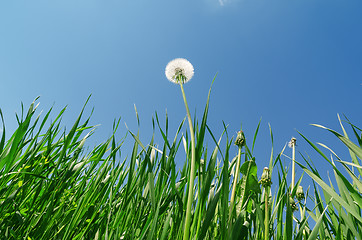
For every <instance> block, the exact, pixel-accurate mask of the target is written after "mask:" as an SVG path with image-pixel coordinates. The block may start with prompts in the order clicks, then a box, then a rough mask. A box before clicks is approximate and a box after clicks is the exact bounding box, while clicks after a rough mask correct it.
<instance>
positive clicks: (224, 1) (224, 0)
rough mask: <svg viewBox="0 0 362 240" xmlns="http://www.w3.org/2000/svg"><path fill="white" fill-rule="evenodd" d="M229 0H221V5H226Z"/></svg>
mask: <svg viewBox="0 0 362 240" xmlns="http://www.w3.org/2000/svg"><path fill="white" fill-rule="evenodd" d="M226 1H227V0H219V3H220V6H224V4H225V3H226Z"/></svg>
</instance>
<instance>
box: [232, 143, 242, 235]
mask: <svg viewBox="0 0 362 240" xmlns="http://www.w3.org/2000/svg"><path fill="white" fill-rule="evenodd" d="M241 148H242V146H239V151H238V158H237V162H236V168H235V171H234V183H233V189H232V192H231V198H230V208H229V236H230V234H231V225H232V224H231V221H232V212H233V209H234V202H235V192H236V184H237V181H238V179H239V169H240V159H241Z"/></svg>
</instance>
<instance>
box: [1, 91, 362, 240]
mask: <svg viewBox="0 0 362 240" xmlns="http://www.w3.org/2000/svg"><path fill="white" fill-rule="evenodd" d="M209 97H210V94H209V96H208V99H207V102H206V107H205V109H204V114H203V117H202V119H201V121H200V123H199V122H198V121H197V120H195V121H191V119H192V118H191V116H190V114H189V113H188V115H189V116H188V117H189V118H188V123H189V127H190V129H191V132H190V130H189V131H188V132H187V131H185V132H183V131H184V122H185V120H184V121H182V122H181V123H180V125H179V128H178V130H177V131H176V134H175V135H174V136H170V134H169V129H168V119H167V116H166V127H165V128H163V127H162V126H160V124H159V119H158V116H157V114H156V119H155V120H156V121H155V128H156V129H157V131H158V132H160V134H161V136H162V138H161V139H157V146H159V147H156V140H155V138H154V137H152V139H151V140H150V142H149V143H147V144H144V143H142V142H141V141H140V138H139V133H133V132H129V136H130V138H131V140H132V141H133V148H132V149H127V150H126V151H127V154H128V156H127V158H126V159H120V152H121V151H124V149H122V144H123V142H124V141H125V139H120V140H117V139H116V136H115V132H116V131H117V128H118V124H119V121H115V123H114V126H113V129H114V134H113V135H112V136H111V137H110V138H109V139H107V140H106V141H104V142H103V143H101V144H99V145H97V146H96V147H94V148H92V149H90V150H89V149H88V150H87V148H86V147H85V146H86V142H87V139H88V138H90V137H91V135H92V133H93V132H94V130H95V127H94V126H89V125H88V124H89V117H88V118H87V117H86V118H85V120H83V119H84V116H83V110H84V109H83V110H82V111H81V113H80V114H79V116H78V118H77V119H76V120H75V123H74V125H73V126H72V127H71V129H70V130H69V131H66V130H65V129H62V128H61V127H60V123H61V118H62V115H63V114H64V111H65V109H63V110H61V111H60V113H59V114H58V115H56V118H55V120H53V121H50V118H49V116H50V114H51V112H52V109H50V110H49V111H48V112H46V113H45V114H44V115H43V116H42V115H40V116H36V115H35V113H36V111H37V105H36V101H37V99H36V100H35V101H34V102H33V103H32V104H31V105H30V107H29V109H28V111H27V112H26V111H24V110H23V111H22V114H21V116H16V117H17V121H18V127H17V129H16V130H15V131H14V133H13V134H12V135H11V136H10V137H9V138H8V140H6V138H5V133H6V129H5V126H4V124H3V129H2V136H1V138H0V212H1V215H0V236H1V239H27V240H29V239H32V240H34V239H162V240H163V239H172V240H174V239H183V238H185V231H187V237H188V238H189V239H278V240H279V239H288V240H289V239H362V231H361V227H362V215H361V206H362V197H361V189H362V182H361V180H360V176H361V173H362V167H361V165H360V162H359V161H360V159H362V148H361V146H362V136H361V132H362V131H361V129H360V128H358V127H357V126H354V125H353V124H352V123H350V122H349V121H348V119H347V124H348V125H349V127H350V128H351V130H352V133H353V135H354V137H355V139H357V144H355V143H353V142H352V140H351V139H350V138H349V137H348V135H347V132H346V130H345V128H344V126H343V125H342V121H340V122H341V128H342V131H343V134H339V133H337V132H336V131H334V130H331V129H328V128H326V127H323V126H321V125H316V126H317V127H318V128H322V129H325V130H326V131H329V132H330V133H331V134H333V135H335V136H336V137H337V138H338V139H340V140H341V141H342V142H343V143H344V144H345V145H346V147H347V149H348V150H349V152H350V156H351V161H346V160H342V159H341V158H339V157H338V156H337V154H336V153H334V152H333V150H332V149H331V148H329V147H327V146H325V145H323V144H319V145H316V144H314V143H312V142H311V141H310V140H308V138H307V137H305V136H304V135H303V134H300V136H301V137H302V138H303V139H304V140H305V141H306V142H308V143H309V144H310V146H311V147H312V148H313V149H314V150H315V151H316V152H317V153H318V154H319V155H320V156H321V158H322V159H324V160H325V161H326V163H328V164H329V165H330V166H331V167H332V169H333V173H334V179H335V182H336V184H337V185H333V184H332V181H331V180H330V179H326V180H325V179H322V177H321V175H320V174H319V172H318V169H316V168H315V167H314V166H313V161H312V160H311V159H309V157H308V156H303V155H301V156H302V158H304V160H305V161H304V163H300V162H296V164H297V165H298V166H299V167H301V168H302V169H303V171H304V173H305V174H304V178H305V177H310V178H311V179H312V180H313V186H311V187H310V188H307V186H304V188H307V191H306V192H305V198H304V199H303V198H298V199H297V198H296V195H297V194H296V193H297V186H300V185H303V181H302V180H303V179H302V178H299V179H296V182H295V186H296V187H293V188H291V184H290V183H288V181H287V179H288V178H289V177H288V176H289V174H293V173H290V171H289V170H288V169H287V168H286V166H284V165H283V161H281V159H282V157H283V153H284V149H283V151H281V152H280V153H279V154H277V155H276V156H275V155H274V150H273V146H272V147H271V150H268V151H270V161H269V166H259V167H268V169H269V174H270V176H273V181H274V182H273V185H274V186H278V187H276V188H275V191H274V192H272V191H271V188H270V187H269V186H264V185H263V186H262V185H261V181H260V179H261V176H258V170H257V169H258V166H257V164H256V162H255V158H254V156H253V149H254V144H255V139H256V137H257V133H258V129H259V125H258V127H257V130H256V131H255V134H254V136H253V138H251V139H253V141H252V143H248V142H244V143H243V145H241V146H234V139H233V138H229V135H228V132H227V129H226V127H225V129H224V132H223V133H220V136H216V135H215V134H214V133H213V132H212V131H211V130H210V129H209V127H208V125H207V115H208V108H209V104H208V102H209ZM185 99H186V98H185ZM185 102H186V101H185ZM0 116H1V119H2V121H3V122H4V120H3V116H2V113H1V111H0ZM259 124H260V123H259ZM45 126H49V127H47V128H46V127H45ZM154 131H156V130H154ZM193 135H194V140H192V138H193V137H192V136H193ZM206 135H209V136H211V138H212V139H213V143H211V144H210V143H208V144H207V145H208V146H210V145H211V146H212V147H211V148H210V147H207V146H206V144H205V143H204V138H205V136H206ZM270 137H271V140H272V142H273V133H272V131H271V130H270ZM128 140H129V138H128ZM250 145H251V146H252V147H251V148H249V146H250ZM180 147H181V149H180ZM321 147H322V148H324V149H327V151H329V152H331V157H330V158H328V157H327V156H326V155H325V154H324V153H323V151H322V150H321V149H320V148H321ZM182 148H184V149H185V150H186V160H185V161H184V165H183V166H182V167H181V169H177V167H176V165H177V164H176V161H177V162H179V161H180V160H179V158H180V157H179V155H178V153H179V151H182ZM232 148H237V149H238V154H237V155H236V156H231V152H232V151H231V149H232ZM250 149H251V150H250ZM342 171H344V172H346V173H347V174H348V176H346V175H345V174H343V173H342ZM274 179H276V180H274ZM292 186H293V185H292ZM190 189H191V190H190ZM298 196H299V195H298ZM298 211H299V214H297V212H298Z"/></svg>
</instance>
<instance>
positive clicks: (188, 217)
mask: <svg viewBox="0 0 362 240" xmlns="http://www.w3.org/2000/svg"><path fill="white" fill-rule="evenodd" d="M180 80H181V79H179V84H180V87H181V92H182V97H183V99H184V102H185V107H186V113H187V119H188V121H189V127H190V135H191V169H190V176H189V181H188V197H187V207H186V219H185V227H184V236H183V239H184V240H189V235H190V224H191V207H192V202H193V198H194V182H195V161H196V154H195V135H194V127H193V124H192V120H191V114H190V110H189V106H188V104H187V100H186V96H185V91H184V88H183V85H182V81H180Z"/></svg>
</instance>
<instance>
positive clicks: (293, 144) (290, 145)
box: [288, 137, 297, 148]
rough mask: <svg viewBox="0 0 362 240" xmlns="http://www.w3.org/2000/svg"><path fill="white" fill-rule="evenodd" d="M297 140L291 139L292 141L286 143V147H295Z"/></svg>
mask: <svg viewBox="0 0 362 240" xmlns="http://www.w3.org/2000/svg"><path fill="white" fill-rule="evenodd" d="M296 141H297V139H296V138H295V137H292V139H290V142H288V147H290V148H293V146H295V143H296Z"/></svg>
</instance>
